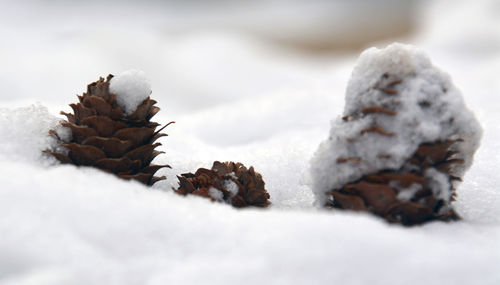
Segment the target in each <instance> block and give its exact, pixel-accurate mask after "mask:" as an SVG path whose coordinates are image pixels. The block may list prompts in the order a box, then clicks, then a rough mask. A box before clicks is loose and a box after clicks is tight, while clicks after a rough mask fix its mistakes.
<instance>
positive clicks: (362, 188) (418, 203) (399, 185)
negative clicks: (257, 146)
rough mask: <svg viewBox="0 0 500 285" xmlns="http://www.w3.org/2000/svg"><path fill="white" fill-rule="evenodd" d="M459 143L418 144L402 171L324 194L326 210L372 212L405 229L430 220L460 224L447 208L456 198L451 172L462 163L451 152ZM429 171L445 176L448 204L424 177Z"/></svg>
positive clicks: (365, 178) (384, 173) (383, 173)
mask: <svg viewBox="0 0 500 285" xmlns="http://www.w3.org/2000/svg"><path fill="white" fill-rule="evenodd" d="M458 142H460V140H447V141H444V142H436V143H426V144H421V145H420V146H419V148H418V149H417V151H416V152H415V154H414V155H413V156H412V157H411V158H409V159H408V160H407V161H406V163H405V165H404V166H403V167H402V168H401V169H399V170H396V171H394V170H383V171H379V172H377V173H374V174H370V175H365V176H363V177H361V178H360V179H359V180H357V181H355V182H352V183H348V184H346V185H344V186H343V187H342V188H340V189H335V190H332V191H330V192H327V193H326V194H327V195H328V196H329V198H328V199H327V201H326V204H325V207H330V208H337V209H347V210H354V211H366V212H371V213H373V214H375V215H377V216H380V217H382V218H384V219H385V220H387V221H388V222H390V223H401V224H403V225H406V226H411V225H417V224H422V223H425V222H428V221H432V220H441V221H453V220H459V219H460V217H459V215H458V214H457V213H456V212H455V211H454V210H453V208H451V206H449V202H451V201H453V200H454V196H455V189H454V188H453V184H454V182H455V181H460V178H458V177H455V176H453V169H454V166H456V165H459V164H462V163H463V160H461V159H457V158H454V155H455V154H456V152H455V151H453V150H452V147H453V145H454V144H455V143H458ZM339 163H344V162H339ZM429 169H433V171H438V172H439V173H442V174H444V175H446V177H447V179H448V182H449V185H450V187H451V189H449V190H450V191H451V193H452V195H451V197H448V198H449V200H448V199H447V197H445V195H440V193H436V190H435V189H433V187H431V185H430V184H431V183H432V181H430V180H429V176H428V175H426V173H428V170H429ZM434 188H435V187H434Z"/></svg>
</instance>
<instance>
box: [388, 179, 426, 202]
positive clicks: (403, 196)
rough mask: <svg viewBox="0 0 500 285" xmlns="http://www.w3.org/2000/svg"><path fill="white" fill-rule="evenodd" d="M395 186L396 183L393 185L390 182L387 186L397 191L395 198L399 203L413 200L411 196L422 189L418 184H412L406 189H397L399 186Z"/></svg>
mask: <svg viewBox="0 0 500 285" xmlns="http://www.w3.org/2000/svg"><path fill="white" fill-rule="evenodd" d="M396 184H398V183H393V182H392V181H391V183H390V184H389V185H390V186H391V187H393V188H396V189H398V190H399V193H398V195H397V196H396V198H397V199H398V200H399V201H410V199H411V198H413V195H415V193H417V192H418V191H419V190H420V189H422V185H421V184H418V183H412V184H411V185H410V187H406V188H399V187H398V186H399V185H396Z"/></svg>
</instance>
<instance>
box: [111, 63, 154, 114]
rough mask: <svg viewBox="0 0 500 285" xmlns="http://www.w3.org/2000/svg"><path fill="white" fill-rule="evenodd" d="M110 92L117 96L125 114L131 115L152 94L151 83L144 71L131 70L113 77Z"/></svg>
mask: <svg viewBox="0 0 500 285" xmlns="http://www.w3.org/2000/svg"><path fill="white" fill-rule="evenodd" d="M109 91H110V92H111V93H114V94H116V101H117V103H118V105H119V106H120V107H121V108H122V110H123V112H124V113H125V114H127V115H130V114H132V113H133V112H134V111H135V109H137V106H139V105H140V104H141V103H142V102H143V101H144V100H146V98H148V96H149V95H150V94H151V83H150V82H149V79H147V77H146V74H145V73H144V72H143V71H140V70H135V69H131V70H127V71H124V72H122V73H120V74H118V75H116V76H115V77H113V78H112V79H111V82H110V84H109Z"/></svg>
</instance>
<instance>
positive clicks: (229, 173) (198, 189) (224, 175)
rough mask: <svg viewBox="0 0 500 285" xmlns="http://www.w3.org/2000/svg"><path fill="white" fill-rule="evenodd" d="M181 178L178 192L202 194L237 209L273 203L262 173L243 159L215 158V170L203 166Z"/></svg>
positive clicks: (179, 177) (265, 205) (213, 167)
mask: <svg viewBox="0 0 500 285" xmlns="http://www.w3.org/2000/svg"><path fill="white" fill-rule="evenodd" d="M177 178H178V179H179V188H178V189H177V190H175V192H177V193H178V194H181V195H188V194H193V195H198V196H202V197H206V198H209V199H210V200H212V201H221V202H222V201H223V202H225V203H228V204H231V205H233V206H234V207H236V208H242V207H248V206H254V207H267V206H268V205H270V204H271V202H270V201H269V198H270V196H269V193H267V191H266V189H265V188H264V181H263V180H262V176H261V175H260V174H259V173H257V172H255V170H254V168H253V167H250V169H247V168H246V167H245V166H244V165H243V164H241V163H239V162H238V163H234V162H225V163H221V162H219V161H215V162H214V164H213V166H212V169H206V168H199V169H198V170H197V171H196V173H195V174H192V173H185V174H182V175H181V176H178V177H177Z"/></svg>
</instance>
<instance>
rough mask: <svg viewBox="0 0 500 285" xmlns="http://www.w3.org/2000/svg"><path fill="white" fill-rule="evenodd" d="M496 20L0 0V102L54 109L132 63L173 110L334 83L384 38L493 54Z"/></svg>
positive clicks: (354, 9) (353, 3)
mask: <svg viewBox="0 0 500 285" xmlns="http://www.w3.org/2000/svg"><path fill="white" fill-rule="evenodd" d="M499 19H500V1H494V0H490V1H488V0H486V1H449V0H448V1H446V0H445V1H415V0H349V1H347V0H346V1H343V0H307V1H306V0H238V1H231V0H190V1H181V0H179V1H175V0H171V1H160V0H146V1H93V0H91V1H62V0H35V1H33V0H31V1H30V0H27V1H7V0H1V2H0V42H1V45H0V64H1V67H2V68H1V69H0V84H1V86H2V89H1V91H0V104H1V105H2V106H13V105H15V106H18V105H26V104H28V103H32V102H34V101H41V102H42V103H43V104H44V105H48V106H49V107H51V106H54V108H55V109H60V107H61V106H64V105H66V104H68V103H69V102H72V101H74V99H75V97H73V96H74V95H75V94H77V93H78V94H80V93H81V92H83V91H84V90H85V87H86V84H88V83H90V82H92V81H95V80H96V79H97V78H98V77H99V76H105V75H107V74H108V73H118V72H121V71H124V70H127V69H130V68H137V69H142V70H144V71H145V72H146V73H147V74H148V76H149V77H150V78H151V81H152V86H153V96H155V98H158V97H160V98H163V97H164V98H165V99H164V101H168V102H164V101H160V104H165V105H164V106H163V107H165V108H166V109H167V110H168V112H170V114H172V115H175V114H179V113H185V112H191V111H197V110H203V109H205V108H208V107H212V106H214V105H218V104H220V103H223V102H233V101H235V100H239V99H241V98H245V97H249V96H250V97H253V96H264V95H266V94H269V93H270V92H275V91H276V90H283V89H284V88H285V89H293V88H307V89H314V88H322V84H323V83H324V84H325V85H326V84H328V82H330V83H331V82H332V81H331V78H332V76H333V77H335V74H336V72H337V71H339V72H341V74H342V75H341V77H342V80H344V81H346V80H347V79H348V74H349V72H350V69H351V68H352V65H353V62H354V60H355V58H356V57H357V56H358V54H359V52H360V51H362V50H363V49H365V48H367V47H370V46H384V45H385V44H387V43H389V42H393V41H400V42H406V43H414V44H417V45H419V46H422V47H423V48H427V49H429V50H431V52H436V53H441V54H444V56H448V55H450V54H452V53H453V54H459V55H460V58H461V59H462V60H469V59H470V60H475V59H478V58H480V59H484V58H485V56H487V55H493V54H495V55H498V50H499V49H500V36H499V35H500V21H499ZM496 61H498V57H496ZM342 64H345V70H342ZM344 84H346V82H345V83H344ZM344 86H345V85H344ZM342 88H343V86H342ZM342 88H341V89H340V91H341V92H340V94H337V95H338V96H343V93H342ZM167 98H168V99H167Z"/></svg>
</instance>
